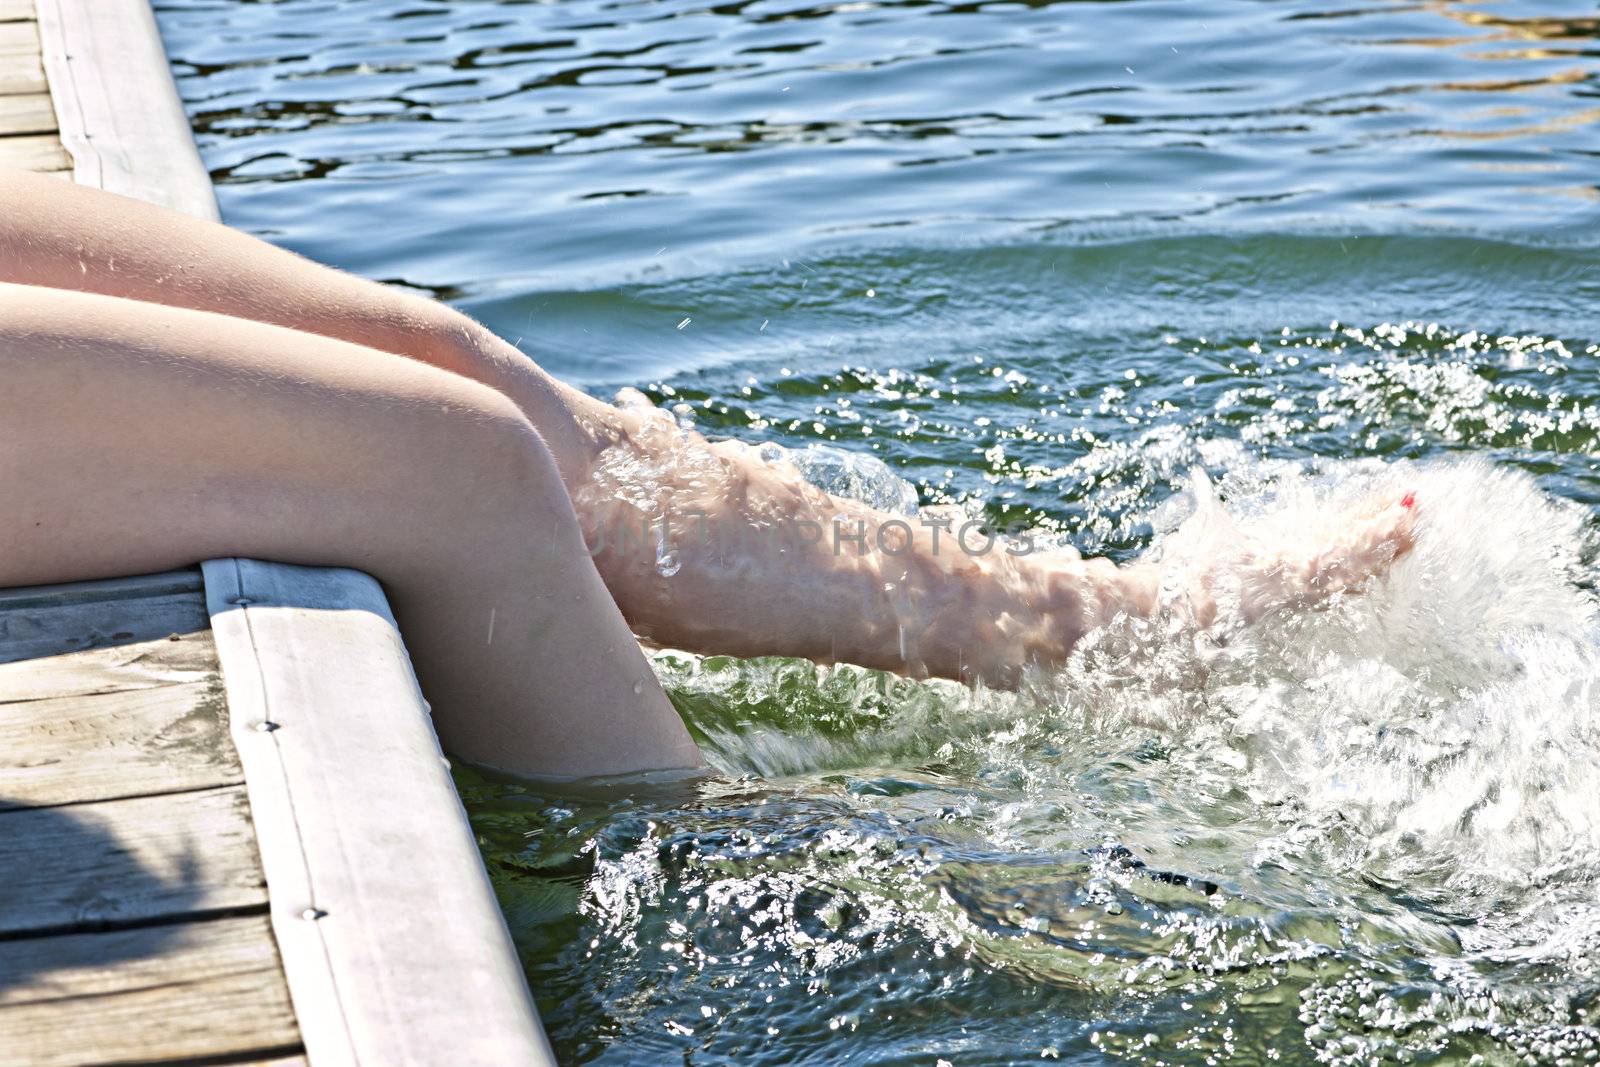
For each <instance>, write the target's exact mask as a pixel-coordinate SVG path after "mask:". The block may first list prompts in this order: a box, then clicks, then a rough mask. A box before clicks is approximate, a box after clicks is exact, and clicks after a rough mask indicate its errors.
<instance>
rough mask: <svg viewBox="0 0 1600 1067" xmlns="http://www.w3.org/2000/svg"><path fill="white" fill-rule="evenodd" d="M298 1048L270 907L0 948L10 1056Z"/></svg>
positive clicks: (132, 1059)
mask: <svg viewBox="0 0 1600 1067" xmlns="http://www.w3.org/2000/svg"><path fill="white" fill-rule="evenodd" d="M298 1047H299V1035H298V1032H297V1031H296V1029H295V1021H294V1013H293V1011H292V1010H291V1009H290V1006H289V997H288V993H287V991H286V990H285V989H284V985H283V978H282V975H281V973H280V971H279V969H278V957H277V952H276V951H275V950H274V948H273V945H272V933H271V931H270V930H269V929H268V925H267V920H266V918H265V917H264V916H246V917H242V918H233V919H219V920H214V921H209V922H197V923H185V924H180V925H175V926H148V927H141V928H139V929H136V930H123V931H116V932H111V933H99V934H77V935H65V936H61V937H45V938H34V939H28V940H22V941H12V942H7V943H6V944H5V948H4V951H0V1056H3V1057H4V1059H5V1061H6V1062H8V1063H19V1064H28V1065H29V1067H68V1065H79V1064H84V1063H95V1064H115V1063H151V1062H163V1061H169V1060H184V1059H192V1058H199V1057H207V1058H208V1059H211V1058H215V1059H223V1058H225V1057H229V1056H238V1057H241V1058H243V1057H247V1056H250V1055H251V1054H252V1053H259V1054H260V1055H259V1056H257V1057H255V1058H258V1059H269V1058H270V1057H273V1056H285V1055H293V1054H294V1053H295V1052H296V1051H297V1050H298ZM291 1062H293V1061H291Z"/></svg>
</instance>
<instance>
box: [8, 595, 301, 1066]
mask: <svg viewBox="0 0 1600 1067" xmlns="http://www.w3.org/2000/svg"><path fill="white" fill-rule="evenodd" d="M124 620H134V621H131V622H130V621H124ZM207 624H208V618H207V615H206V613H205V610H204V596H203V593H202V591H201V586H200V580H199V575H198V573H197V572H194V571H186V572H178V573H172V574H163V575H150V576H146V577H143V578H136V579H130V580H113V581H106V582H82V583H76V584H73V585H68V586H54V587H40V588H33V589H12V590H0V659H9V660H10V662H7V663H0V1063H13V1062H14V1063H22V1064H29V1065H35V1064H39V1065H50V1064H69V1063H70V1064H82V1063H96V1064H112V1063H151V1062H166V1061H171V1060H187V1059H200V1060H202V1061H203V1062H208V1063H212V1062H229V1063H234V1062H252V1061H253V1062H259V1063H263V1064H267V1063H276V1064H279V1065H280V1067H288V1065H291V1064H300V1065H301V1067H304V1063H305V1061H304V1058H303V1056H302V1051H303V1049H302V1046H301V1044H300V1038H299V1030H298V1027H297V1024H296V1023H295V1019H294V1015H293V1013H292V1011H291V1008H290V1002H289V994H288V987H287V985H286V983H285V981H284V978H283V973H282V965H281V963H280V962H279V956H278V950H277V945H276V943H275V941H274V939H273V937H272V933H271V928H270V926H269V925H268V922H267V919H266V911H267V907H268V901H267V892H266V883H265V878H264V876H263V874H262V870H261V862H260V855H259V853H258V851H257V848H256V844H255V829H254V826H253V824H252V821H251V817H250V811H249V804H248V800H247V794H246V790H245V787H244V785H243V772H242V770H241V768H240V765H239V761H238V757H237V754H236V753H235V751H234V749H233V745H232V742H231V741H230V740H229V737H228V728H227V709H226V707H225V705H224V702H223V700H222V698H221V689H220V681H219V678H218V662H217V655H216V646H215V643H214V642H213V640H212V635H211V633H210V631H209V630H208V629H206V628H205V627H206V626H207ZM128 626H132V627H133V629H125V628H124V627H128ZM169 626H175V627H177V628H180V629H183V630H185V631H189V632H184V633H181V634H179V635H177V639H176V640H174V639H172V637H171V636H170V635H163V636H159V637H156V638H154V639H153V640H143V641H133V640H131V638H132V637H135V636H140V633H139V631H141V630H146V631H151V632H155V633H160V632H161V631H164V630H167V629H168V628H169ZM196 626H198V627H201V629H199V630H198V631H195V630H194V627H196ZM51 642H54V643H55V646H56V647H55V648H54V649H52V648H51ZM119 642H120V643H119ZM86 644H93V645H99V646H101V647H96V648H92V649H88V650H85V651H67V652H65V654H60V655H51V654H50V652H52V651H55V652H60V651H62V650H63V649H69V650H70V649H74V648H79V647H81V646H84V645H86ZM24 651H26V652H29V653H38V654H40V655H41V656H42V657H43V658H33V659H26V660H24V659H18V658H16V657H17V656H18V655H19V654H21V653H23V652H24Z"/></svg>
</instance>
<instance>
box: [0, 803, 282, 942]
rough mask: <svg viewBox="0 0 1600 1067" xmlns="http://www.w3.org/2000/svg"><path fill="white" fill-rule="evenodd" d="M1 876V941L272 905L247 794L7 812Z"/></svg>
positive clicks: (2, 823) (1, 822)
mask: <svg viewBox="0 0 1600 1067" xmlns="http://www.w3.org/2000/svg"><path fill="white" fill-rule="evenodd" d="M0 872H3V873H0V935H8V934H9V935H16V934H22V933H37V932H40V931H60V932H66V931H75V930H80V929H89V928H94V927H97V926H103V925H107V924H128V923H134V922H147V921H149V920H152V919H171V918H175V917H181V916H184V915H190V914H193V913H196V912H217V911H223V910H234V911H237V910H239V909H245V908H252V907H262V906H265V905H266V903H267V893H266V888H265V881H264V879H263V878H262V876H261V864H260V860H259V858H258V856H257V854H256V848H255V833H254V829H253V827H252V826H251V824H250V809H249V805H248V803H247V802H246V800H245V791H244V788H243V787H242V786H229V787H224V788H221V789H208V790H202V791H200V792H195V793H179V794H174V795H169V796H159V797H137V798H130V799H126V800H113V801H103V802H99V803H94V804H74V805H71V806H68V807H60V808H24V809H20V810H13V811H6V812H0ZM9 951H10V948H9V946H8V947H7V948H6V949H5V950H4V951H0V955H5V954H6V953H8V952H9Z"/></svg>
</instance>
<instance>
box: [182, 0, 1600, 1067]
mask: <svg viewBox="0 0 1600 1067" xmlns="http://www.w3.org/2000/svg"><path fill="white" fill-rule="evenodd" d="M160 17H161V23H162V28H163V31H164V32H165V34H166V35H167V38H168V44H169V48H170V51H171V54H172V56H173V58H174V61H175V64H176V67H177V71H178V74H179V80H180V87H181V89H182V92H183V94H184V96H185V98H186V99H187V101H188V103H189V107H190V110H191V113H192V115H193V117H194V121H195V124H196V128H197V130H198V132H199V136H200V140H201V146H202V150H203V152H204V155H205V158H206V160H207V163H208V164H209V166H210V167H211V169H212V173H213V175H214V177H215V179H216V181H217V183H218V191H219V193H220V195H221V198H222V205H223V211H224V214H225V215H226V216H227V218H228V220H229V221H230V222H232V223H233V224H234V225H237V226H240V227H242V228H244V229H246V230H249V231H252V232H255V233H258V234H261V235H263V236H265V237H267V238H268V239H270V240H273V241H275V242H278V243H280V244H283V245H285V246H287V247H290V248H294V249H297V250H300V251H303V252H305V253H307V254H308V255H311V256H313V257H315V258H317V259H320V260H324V261H327V262H331V263H335V264H338V265H340V266H344V267H347V268H349V269H352V270H355V271H358V272H361V273H363V274H366V275H369V276H371V277H375V278H380V279H386V280H390V281H393V282H397V283H401V284H405V285H409V286H413V287H416V288H418V289H421V290H425V291H428V292H432V293H434V294H436V295H438V296H440V297H441V298H444V299H447V300H449V301H451V302H453V303H455V304H457V305H458V306H461V307H463V308H465V309H466V310H468V311H470V312H472V313H473V314H475V315H477V316H479V317H481V318H483V319H484V320H485V321H486V322H488V323H489V324H490V325H491V326H493V327H494V328H495V329H496V330H498V331H499V332H500V333H502V334H503V335H505V336H506V337H507V339H509V340H513V341H516V342H518V343H519V344H520V345H521V346H522V347H523V348H524V349H525V350H526V351H527V352H529V353H530V355H532V356H533V357H535V358H537V359H539V360H540V361H541V362H543V363H544V364H545V365H547V366H548V367H550V368H551V369H553V370H555V371H557V372H558V373H561V374H563V375H566V376H568V377H569V378H571V379H573V380H575V381H578V382H580V383H582V384H583V385H585V386H586V387H588V388H592V389H594V390H595V391H597V392H600V393H602V395H608V394H609V393H610V392H611V391H613V390H615V389H616V388H617V387H619V386H621V385H625V384H639V385H646V386H648V387H649V388H648V392H649V393H650V395H651V396H652V397H653V398H654V399H655V400H657V401H658V402H667V403H672V404H689V405H691V407H692V409H693V416H694V418H695V419H696V420H697V421H698V423H699V425H700V427H701V428H702V429H704V430H706V431H707V432H709V433H714V434H728V435H734V436H738V437H741V438H745V439H747V440H768V439H770V440H776V441H777V442H779V443H781V444H783V445H786V446H790V447H803V446H806V445H809V444H814V443H826V444H830V445H832V446H836V447H843V448H848V449H852V450H858V451H862V452H870V453H873V454H875V455H877V456H878V457H880V458H881V459H883V460H884V461H886V462H887V463H888V464H889V465H890V467H891V468H893V469H894V470H895V471H896V472H898V474H899V475H900V476H901V477H903V478H904V479H906V480H907V481H908V482H909V483H910V484H911V485H912V486H914V487H915V490H916V492H917V494H918V496H919V497H920V499H921V502H922V503H923V504H925V505H926V504H933V503H944V504H956V505H960V506H964V507H967V508H969V509H972V510H974V511H975V512H982V513H985V514H987V515H988V516H989V518H991V519H993V520H1005V521H1008V522H1009V521H1013V520H1017V519H1024V520H1026V521H1028V522H1031V523H1034V524H1036V525H1038V526H1039V527H1041V528H1042V529H1044V530H1046V531H1049V532H1050V534H1051V535H1052V536H1056V537H1061V538H1065V539H1070V540H1071V541H1072V542H1073V543H1075V544H1077V545H1078V546H1079V547H1081V548H1083V549H1084V550H1085V551H1096V552H1108V553H1110V554H1112V555H1113V556H1115V557H1117V558H1119V559H1126V558H1129V557H1131V556H1133V555H1137V554H1139V553H1141V552H1144V551H1146V550H1148V549H1149V548H1150V547H1151V546H1152V545H1155V546H1157V547H1158V548H1159V546H1160V545H1161V543H1162V539H1163V538H1164V537H1165V536H1166V534H1167V533H1168V532H1170V531H1171V530H1173V529H1174V528H1175V527H1176V526H1177V525H1178V524H1179V523H1180V522H1182V521H1184V519H1185V518H1186V516H1188V515H1190V514H1191V513H1192V512H1193V511H1195V509H1196V508H1197V507H1200V506H1201V504H1199V503H1197V501H1196V499H1195V498H1194V497H1193V496H1192V495H1191V493H1190V492H1189V491H1188V489H1187V486H1188V485H1189V484H1190V477H1191V472H1192V471H1194V470H1197V469H1198V470H1200V471H1203V472H1205V473H1206V474H1207V475H1209V477H1210V479H1211V480H1212V482H1213V483H1214V484H1215V486H1216V490H1217V497H1218V499H1219V500H1220V501H1221V503H1222V506H1224V507H1226V508H1227V509H1228V510H1229V511H1230V512H1232V513H1234V514H1236V515H1243V516H1246V517H1249V516H1256V517H1258V519H1259V520H1260V521H1265V522H1269V523H1271V522H1278V523H1282V524H1284V525H1285V526H1292V525H1295V524H1297V523H1300V522H1301V521H1302V519H1303V518H1304V517H1305V516H1306V515H1307V514H1308V513H1309V512H1310V511H1311V510H1312V509H1313V508H1315V507H1317V506H1318V502H1320V501H1327V500H1330V499H1331V500H1341V499H1349V498H1354V497H1356V496H1358V495H1359V494H1360V493H1361V492H1362V491H1363V490H1364V489H1365V488H1367V487H1369V486H1372V485H1380V484H1381V485H1391V486H1392V485H1397V484H1402V483H1403V484H1405V485H1406V486H1408V487H1410V488H1413V489H1414V490H1415V491H1416V492H1417V493H1418V496H1419V499H1420V500H1422V501H1423V502H1424V504H1425V505H1426V510H1425V513H1424V517H1425V523H1426V524H1425V526H1424V528H1423V531H1422V534H1421V536H1420V541H1419V546H1418V549H1417V551H1416V552H1415V553H1414V554H1413V555H1412V556H1411V557H1409V558H1408V559H1406V560H1405V561H1403V562H1402V563H1401V564H1399V565H1398V566H1397V567H1396V568H1395V569H1394V571H1393V572H1392V574H1391V575H1390V576H1389V577H1388V578H1387V579H1386V580H1385V581H1384V582H1383V583H1381V584H1380V585H1379V586H1377V587H1375V588H1373V589H1371V590H1370V591H1369V593H1368V595H1366V596H1364V597H1360V598H1351V599H1349V600H1347V601H1345V602H1342V603H1338V604H1335V605H1333V606H1332V607H1331V608H1329V609H1327V610H1323V611H1316V612H1308V613H1302V614H1299V615H1288V616H1280V617H1277V618H1275V619H1273V620H1272V621H1270V622H1269V623H1268V624H1265V625H1262V626H1260V627H1258V628H1256V629H1254V630H1251V631H1249V632H1247V633H1243V634H1239V635H1235V637H1234V638H1233V639H1232V640H1230V641H1229V642H1228V643H1227V644H1225V645H1222V646H1207V647H1192V646H1191V647H1178V646H1176V645H1168V644H1164V643H1163V642H1161V641H1160V640H1157V639H1153V638H1151V636H1150V635H1138V634H1131V635H1130V634H1120V635H1113V636H1115V637H1116V640H1106V641H1103V642H1100V643H1099V644H1095V643H1094V642H1091V643H1090V645H1091V647H1088V648H1086V649H1085V650H1084V651H1083V654H1082V655H1080V656H1079V657H1078V658H1077V659H1076V660H1075V661H1074V662H1073V663H1072V664H1070V665H1069V666H1068V668H1067V669H1066V670H1064V671H1062V672H1060V673H1059V675H1057V676H1054V677H1050V678H1039V679H1036V680H1035V682H1034V684H1033V685H1031V686H1030V687H1029V689H1028V690H1027V691H1026V692H1023V693H1020V694H1010V695H1003V694H993V693H981V692H979V693H974V692H971V691H968V690H964V689H961V688H959V687H956V686H953V685H946V684H940V683H922V682H914V681H909V680H906V679H899V678H893V677H889V676H884V675H879V674H873V673H871V672H865V671H860V670H855V669H851V668H838V669H834V670H829V671H820V670H818V669H816V668H814V667H812V666H810V665H808V664H803V663H797V662H793V661H782V660H772V661H757V662H740V661H734V660H727V659H718V658H708V659H696V658H693V657H689V656H684V655H679V654H672V653H663V654H661V655H660V656H658V657H657V665H658V668H659V670H660V672H661V674H662V676H663V678H664V680H665V681H666V683H667V685H668V687H669V691H670V692H671V693H672V695H673V698H674V700H675V701H676V703H677V705H678V706H679V708H680V710H681V711H682V712H683V714H684V715H685V717H686V719H687V720H688V722H689V723H690V725H691V728H692V729H693V730H694V731H695V733H696V734H697V736H698V737H699V738H700V740H701V741H702V743H703V744H704V746H705V747H706V750H707V752H708V755H709V758H710V759H711V760H712V762H713V763H714V764H715V766H716V767H717V768H718V771H719V773H718V774H717V775H716V776H715V777H713V778H711V779H709V780H706V781H702V782H698V783H690V784H684V785H679V786H675V787H662V788H654V789H639V788H634V789H624V788H617V789H614V790H611V791H609V792H605V791H596V792H592V793H582V794H563V793H543V792H539V791H537V790H533V789H529V788H527V787H525V786H522V785H518V784H516V783H513V782H506V781H501V780H498V779H490V778H486V777H483V776H480V775H478V774H477V773H475V772H472V771H470V770H463V771H462V772H461V775H460V782H461V785H462V788H463V791H464V794H465V796H466V799H467V802H468V805H469V808H470V811H471V813H472V817H473V820H474V823H475V825H476V827H477V829H478V832H479V834H480V836H481V840H482V842H483V847H484V852H485V855H486V857H487V858H488V860H489V863H490V867H491V870H492V872H493V875H494V878H495V881H496V884H497V887H498V889H499V891H500V894H501V899H502V901H503V903H504V905H505V908H506V913H507V915H508V917H509V918H510V921H511V924H512V927H513V929H514V931H515V933H516V936H517V940H518V943H519V945H520V947H521V950H522V953H523V957H524V960H525V961H526V964H527V968H528V973H529V976H530V978H531V980H532V983H533V986H534V988H535V989H536V990H537V992H538V996H539V1001H540V1008H541V1010H542V1012H543V1014H544V1018H545V1021H546V1023H547V1026H548V1028H549V1030H550V1033H551V1036H552V1039H553V1041H554V1043H555V1045H556V1047H557V1049H558V1050H559V1052H560V1054H561V1057H562V1059H563V1060H564V1061H567V1062H598V1063H613V1064H624V1063H627V1064H633V1063H640V1064H644V1063H662V1064H666V1063H679V1062H683V1063H695V1064H711V1063H730V1064H732V1063H737V1064H762V1063H772V1064H778V1063H829V1064H834V1063H838V1064H869V1063H870V1064H900V1063H905V1064H912V1063H916V1064H928V1065H934V1064H940V1063H945V1064H950V1065H956V1064H974V1065H976V1064H984V1065H987V1064H1001V1063H1033V1062H1039V1061H1041V1060H1043V1061H1050V1060H1053V1059H1060V1060H1068V1061H1077V1062H1082V1063H1089V1062H1100V1061H1103V1060H1112V1061H1129V1062H1136V1063H1148V1064H1158V1063H1169V1064H1217V1063H1291V1064H1309V1063H1348V1064H1369V1063H1374V1062H1377V1063H1391V1062H1402V1063H1404V1062H1418V1063H1426V1062H1437V1063H1460V1064H1467V1063H1508V1064H1509V1063H1588V1062H1593V1061H1594V1060H1595V1059H1596V1058H1597V1055H1600V1029H1597V1027H1600V962H1597V961H1600V647H1597V645H1596V635H1595V632H1594V631H1595V627H1594V621H1595V620H1594V611H1593V607H1594V605H1593V597H1592V587H1593V584H1594V578H1595V562H1594V559H1595V537H1594V532H1595V529H1596V516H1597V512H1596V508H1597V505H1600V478H1597V473H1596V461H1595V457H1596V455H1597V454H1600V359H1597V352H1600V349H1597V348H1596V343H1597V342H1600V311H1597V308H1600V229H1597V223H1600V78H1597V72H1600V18H1597V12H1596V10H1595V8H1594V7H1593V6H1592V5H1586V4H1580V3H1562V2H1550V3H1535V2H1531V0H1530V2H1485V3H1462V2H1444V0H1423V2H1419V3H1409V2H1396V0H1271V2H1264V0H1250V2H1243V0H1191V2H1188V3H1170V2H1161V0H1123V2H1115V3H1101V2H1065V3H1050V2H1046V0H1027V2H1020V3H1008V2H981V0H980V2H956V0H900V2H872V0H863V2H845V3H831V4H814V3H808V2H807V0H734V2H730V3H709V4H708V3H702V2H697V0H664V2H596V0H562V2H559V3H528V2H512V0H506V2H498V3H497V2H455V3H438V2H430V0H360V2H355V0H350V2H343V3H332V2H312V0H280V2H276V3H253V2H242V0H240V2H231V0H168V2H166V3H164V4H163V5H162V6H161V10H160ZM1219 528H1220V527H1219ZM1218 536H1222V535H1218ZM1130 637H1132V638H1136V639H1137V640H1132V641H1130V640H1128V638H1130ZM1135 646H1141V647H1142V651H1138V652H1137V653H1129V652H1128V649H1129V648H1132V647H1135ZM397 817H403V815H402V814H400V813H397Z"/></svg>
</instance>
